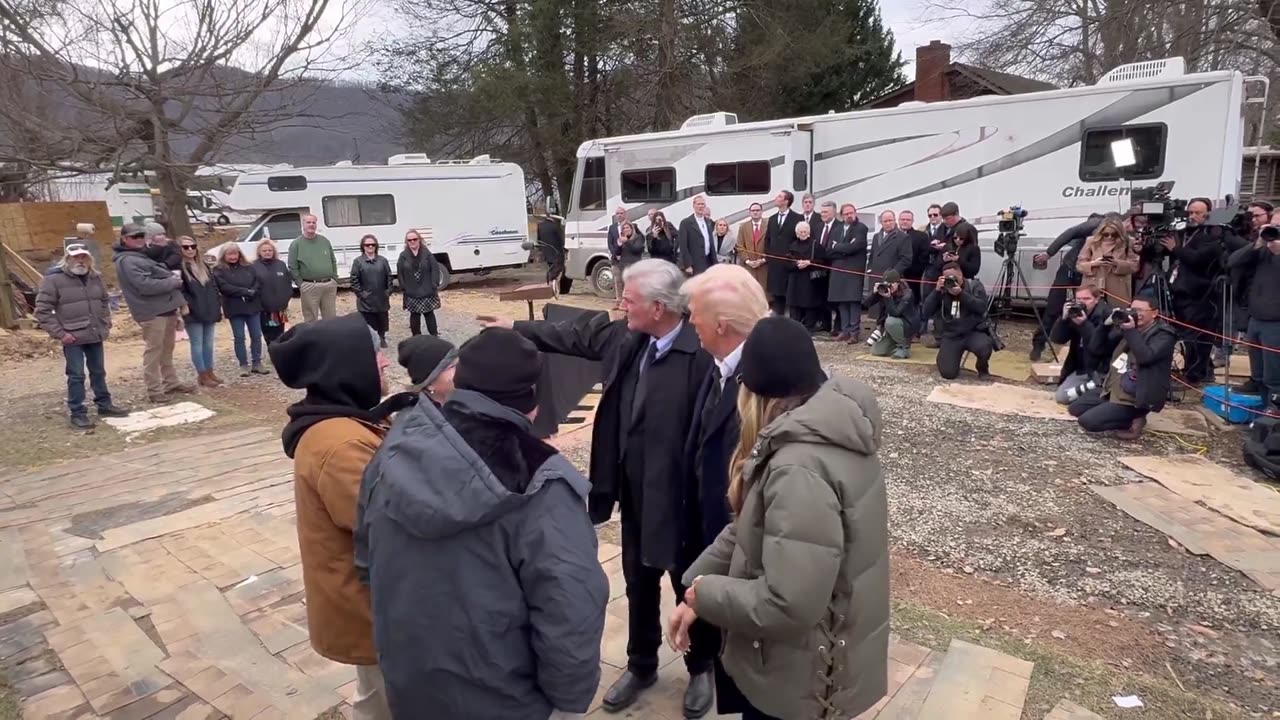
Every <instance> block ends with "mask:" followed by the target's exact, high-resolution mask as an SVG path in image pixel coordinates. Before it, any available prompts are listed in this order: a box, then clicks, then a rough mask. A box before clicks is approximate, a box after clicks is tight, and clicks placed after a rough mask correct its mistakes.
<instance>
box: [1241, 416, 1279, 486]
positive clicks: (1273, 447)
mask: <svg viewBox="0 0 1280 720" xmlns="http://www.w3.org/2000/svg"><path fill="white" fill-rule="evenodd" d="M1244 461H1245V462H1246V463H1248V464H1249V467H1251V468H1253V469H1255V470H1257V471H1258V472H1260V473H1262V474H1263V475H1266V476H1267V477H1268V478H1270V479H1271V480H1276V479H1280V418H1273V417H1265V416H1262V417H1258V418H1257V419H1256V420H1254V421H1253V424H1252V425H1251V426H1249V433H1248V434H1247V435H1245V438H1244Z"/></svg>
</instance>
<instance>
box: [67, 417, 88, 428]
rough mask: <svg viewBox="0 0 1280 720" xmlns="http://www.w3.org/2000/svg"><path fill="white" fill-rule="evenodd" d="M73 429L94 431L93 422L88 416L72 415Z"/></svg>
mask: <svg viewBox="0 0 1280 720" xmlns="http://www.w3.org/2000/svg"><path fill="white" fill-rule="evenodd" d="M71 427H73V428H75V429H77V430H91V429H93V421H92V420H90V419H89V416H88V415H72V416H71Z"/></svg>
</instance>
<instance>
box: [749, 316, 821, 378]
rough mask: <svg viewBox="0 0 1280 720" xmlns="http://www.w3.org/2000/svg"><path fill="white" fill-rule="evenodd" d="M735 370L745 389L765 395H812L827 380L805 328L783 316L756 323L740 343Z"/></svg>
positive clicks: (810, 337) (811, 339)
mask: <svg viewBox="0 0 1280 720" xmlns="http://www.w3.org/2000/svg"><path fill="white" fill-rule="evenodd" d="M738 374H739V375H740V376H741V377H742V384H743V385H746V386H747V389H748V390H750V391H751V392H753V393H755V394H757V395H760V396H761V397H767V398H786V397H797V396H807V395H812V394H813V393H815V392H817V390H818V388H820V387H822V383H824V382H826V381H827V374H826V373H824V372H823V371H822V363H820V362H819V361H818V351H817V350H816V349H815V348H814V347H813V338H812V336H810V334H809V331H808V330H806V329H805V327H804V326H803V325H801V324H800V323H798V322H796V321H795V320H792V319H790V318H784V317H767V318H765V319H763V320H761V321H760V322H758V323H756V326H755V329H753V330H752V331H751V334H750V335H748V336H747V341H746V342H745V343H743V346H742V359H741V360H739V361H738Z"/></svg>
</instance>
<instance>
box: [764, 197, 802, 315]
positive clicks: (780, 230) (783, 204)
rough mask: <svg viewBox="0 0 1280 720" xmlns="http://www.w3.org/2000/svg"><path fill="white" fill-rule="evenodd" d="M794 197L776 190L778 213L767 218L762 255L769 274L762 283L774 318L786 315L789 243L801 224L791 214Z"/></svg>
mask: <svg viewBox="0 0 1280 720" xmlns="http://www.w3.org/2000/svg"><path fill="white" fill-rule="evenodd" d="M795 201H796V196H795V195H794V194H792V192H791V191H790V190H779V191H778V195H777V197H775V198H774V199H773V204H774V205H775V206H777V208H778V214H777V215H774V216H773V217H771V218H769V227H768V234H767V235H766V236H765V241H764V246H765V253H767V254H768V256H769V257H768V258H767V260H768V262H766V263H765V268H766V269H767V270H768V271H769V275H768V277H767V278H766V280H767V281H768V282H766V283H765V292H766V293H768V295H769V309H770V310H772V311H773V314H774V315H785V314H786V312H787V281H788V280H790V279H791V268H793V267H795V263H794V261H792V260H789V259H788V258H787V253H788V252H790V251H791V243H793V242H795V240H796V225H798V224H799V223H800V215H799V214H798V213H794V212H791V204H792V203H794V202H795Z"/></svg>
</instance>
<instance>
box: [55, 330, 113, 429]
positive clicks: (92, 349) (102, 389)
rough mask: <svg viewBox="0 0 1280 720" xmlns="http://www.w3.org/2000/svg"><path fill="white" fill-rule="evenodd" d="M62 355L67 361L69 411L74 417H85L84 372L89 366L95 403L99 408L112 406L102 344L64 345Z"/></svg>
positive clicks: (90, 383)
mask: <svg viewBox="0 0 1280 720" xmlns="http://www.w3.org/2000/svg"><path fill="white" fill-rule="evenodd" d="M62 355H63V357H65V358H66V359H67V409H68V410H70V411H71V414H72V415H85V414H86V411H85V409H84V370H85V365H88V366H89V385H90V386H92V387H93V402H94V404H95V405H97V406H98V407H99V408H104V407H110V406H111V391H110V390H107V368H106V365H105V362H104V361H105V357H104V353H103V348H102V343H100V342H97V343H89V344H87V345H63V346H62Z"/></svg>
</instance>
